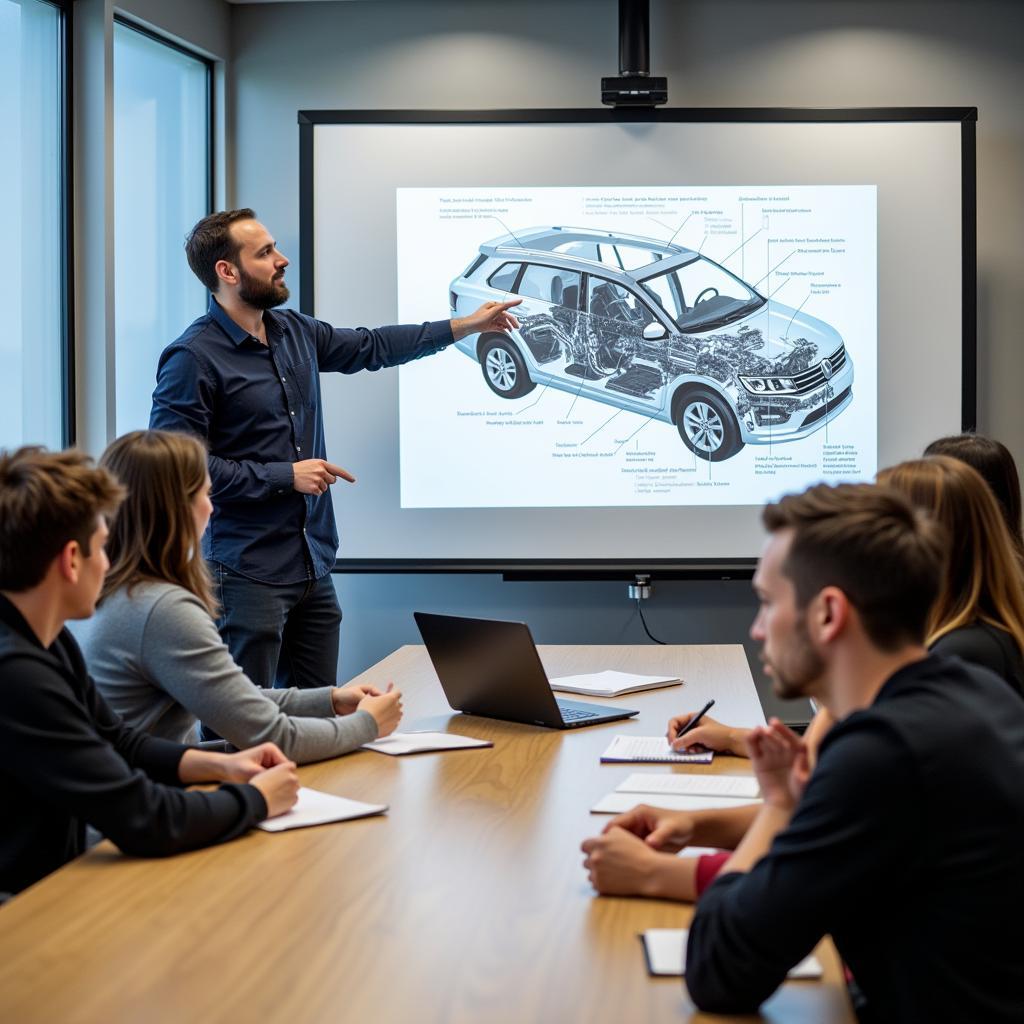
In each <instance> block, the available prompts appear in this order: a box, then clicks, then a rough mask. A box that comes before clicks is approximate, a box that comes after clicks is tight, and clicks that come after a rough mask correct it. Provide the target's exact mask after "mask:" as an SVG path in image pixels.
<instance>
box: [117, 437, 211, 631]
mask: <svg viewBox="0 0 1024 1024" xmlns="http://www.w3.org/2000/svg"><path fill="white" fill-rule="evenodd" d="M100 465H101V466H103V467H104V468H106V469H108V470H109V471H110V472H111V473H113V475H114V476H115V477H117V479H118V480H119V481H120V482H121V484H122V485H123V486H124V487H125V488H126V489H127V491H128V497H127V498H126V499H125V501H124V503H123V504H122V505H121V507H120V509H118V511H117V514H116V515H115V516H114V518H113V520H112V521H111V523H110V536H109V537H108V538H107V555H108V557H109V558H110V571H109V572H108V573H107V578H106V580H105V581H104V583H103V591H102V593H101V594H100V602H101V603H102V601H103V600H104V599H105V598H106V597H108V596H109V595H110V594H112V593H113V592H114V591H115V590H118V589H119V588H121V587H127V588H128V589H129V592H130V590H131V588H132V586H134V585H135V584H136V583H139V582H142V581H143V580H159V581H162V582H167V583H177V584H178V586H180V587H184V588H185V589H186V590H188V591H190V592H191V593H192V594H194V595H195V596H196V597H197V598H198V599H199V600H200V601H201V602H202V603H203V605H205V607H206V610H207V611H208V612H209V613H210V614H211V615H216V614H217V602H216V600H215V599H214V596H213V584H212V581H211V579H210V570H209V569H208V568H207V566H206V562H205V561H204V559H203V558H202V555H201V554H200V550H199V546H200V540H201V537H200V534H199V531H198V530H197V529H196V523H195V517H194V516H193V513H192V504H193V502H194V501H195V497H196V495H197V494H198V493H199V491H200V490H201V489H202V487H203V485H204V484H205V483H206V474H207V469H206V449H205V448H204V447H203V444H202V442H201V441H199V440H198V439H197V438H195V437H192V436H191V435H189V434H176V433H170V432H169V431H165V430H135V431H132V433H130V434H125V435H124V436H123V437H119V438H117V440H116V441H113V442H111V444H110V445H109V446H108V448H107V450H106V451H105V452H104V453H103V455H102V456H101V457H100Z"/></svg>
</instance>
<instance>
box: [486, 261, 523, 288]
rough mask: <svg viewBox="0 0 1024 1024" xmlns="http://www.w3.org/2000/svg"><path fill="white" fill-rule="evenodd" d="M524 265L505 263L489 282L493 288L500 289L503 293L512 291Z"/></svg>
mask: <svg viewBox="0 0 1024 1024" xmlns="http://www.w3.org/2000/svg"><path fill="white" fill-rule="evenodd" d="M521 266H522V263H503V264H502V265H501V266H500V267H499V268H498V269H497V270H496V271H495V272H494V273H493V274H491V277H490V280H489V281H488V282H487V283H488V284H489V285H490V286H491V287H492V288H500V289H501V290H502V291H506V292H507V291H511V290H512V286H513V285H514V284H515V283H516V278H517V277H518V276H519V268H520V267H521Z"/></svg>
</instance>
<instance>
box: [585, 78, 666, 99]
mask: <svg viewBox="0 0 1024 1024" xmlns="http://www.w3.org/2000/svg"><path fill="white" fill-rule="evenodd" d="M601 102H602V103H606V104H607V105H608V106H610V107H657V106H660V105H661V104H662V103H668V79H667V78H652V77H651V76H650V75H619V76H618V77H617V78H602V79H601Z"/></svg>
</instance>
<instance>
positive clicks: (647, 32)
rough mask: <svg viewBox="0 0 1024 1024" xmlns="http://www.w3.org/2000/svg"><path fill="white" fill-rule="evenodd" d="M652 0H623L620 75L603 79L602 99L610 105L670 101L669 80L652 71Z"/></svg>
mask: <svg viewBox="0 0 1024 1024" xmlns="http://www.w3.org/2000/svg"><path fill="white" fill-rule="evenodd" d="M650 37H651V11H650V0H619V74H618V76H617V77H615V78H602V79H601V102H602V103H605V104H607V105H608V106H610V107H657V106H660V105H661V104H662V103H668V79H667V78H654V77H652V76H651V74H650V58H649V51H650Z"/></svg>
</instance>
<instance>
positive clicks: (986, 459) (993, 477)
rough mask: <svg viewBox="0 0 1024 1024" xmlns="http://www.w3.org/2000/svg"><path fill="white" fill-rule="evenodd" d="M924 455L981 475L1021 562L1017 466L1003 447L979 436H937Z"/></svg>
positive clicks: (1023, 542) (1023, 551) (1022, 539)
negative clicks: (964, 466)
mask: <svg viewBox="0 0 1024 1024" xmlns="http://www.w3.org/2000/svg"><path fill="white" fill-rule="evenodd" d="M924 454H925V455H926V456H927V455H948V456H949V457H950V458H951V459H959V460H960V462H966V463H967V465H968V466H970V467H971V469H974V470H976V471H977V472H978V473H980V474H981V477H982V479H983V480H984V481H985V483H987V484H988V485H989V487H990V488H991V489H992V493H993V494H994V495H995V496H996V501H998V502H999V511H1000V512H1002V514H1003V519H1004V520H1005V521H1006V526H1007V528H1008V529H1009V531H1010V539H1011V540H1012V541H1013V546H1014V550H1015V551H1016V552H1017V553H1018V556H1019V557H1020V558H1021V560H1022V561H1024V535H1022V533H1021V501H1020V476H1019V474H1018V473H1017V464H1016V463H1015V462H1014V461H1013V456H1012V455H1011V454H1010V453H1009V451H1008V450H1007V448H1006V445H1004V444H1001V443H1000V442H999V441H996V440H993V439H992V438H991V437H983V436H982V435H981V434H958V435H956V436H954V437H940V438H939V439H938V440H937V441H932V443H931V444H930V445H928V447H927V448H925V450H924Z"/></svg>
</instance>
